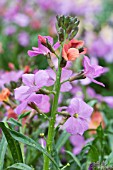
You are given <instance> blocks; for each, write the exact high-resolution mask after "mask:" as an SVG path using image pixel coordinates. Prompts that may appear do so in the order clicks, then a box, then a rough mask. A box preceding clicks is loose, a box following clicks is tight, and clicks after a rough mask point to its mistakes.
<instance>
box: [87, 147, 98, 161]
mask: <svg viewBox="0 0 113 170" xmlns="http://www.w3.org/2000/svg"><path fill="white" fill-rule="evenodd" d="M87 146H90V149H89V152H88V159H89V160H90V161H91V162H97V161H98V160H99V152H98V149H97V148H96V146H93V144H92V145H87Z"/></svg>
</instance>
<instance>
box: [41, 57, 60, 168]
mask: <svg viewBox="0 0 113 170" xmlns="http://www.w3.org/2000/svg"><path fill="white" fill-rule="evenodd" d="M60 62H61V56H60V57H59V60H58V71H57V75H56V82H55V92H56V93H55V95H54V100H53V104H52V109H51V119H50V124H49V129H48V139H47V147H46V148H47V152H48V153H49V154H51V152H52V144H53V138H54V130H55V128H54V125H55V121H56V111H57V107H58V98H59V93H60V86H61V84H60V78H61V71H62V69H61V68H60ZM43 170H49V158H48V157H47V156H44V167H43Z"/></svg>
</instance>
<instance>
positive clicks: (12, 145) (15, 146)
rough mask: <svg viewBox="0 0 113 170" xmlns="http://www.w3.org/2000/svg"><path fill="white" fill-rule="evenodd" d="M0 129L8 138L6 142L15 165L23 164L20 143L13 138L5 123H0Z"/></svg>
mask: <svg viewBox="0 0 113 170" xmlns="http://www.w3.org/2000/svg"><path fill="white" fill-rule="evenodd" d="M0 127H1V129H2V131H3V133H4V135H5V137H6V140H7V143H8V146H9V149H10V151H11V154H12V157H13V160H14V163H17V162H23V159H22V153H21V149H20V145H19V142H18V141H16V140H14V139H13V137H12V136H11V135H10V131H9V129H8V128H7V127H6V126H5V125H4V123H3V122H0Z"/></svg>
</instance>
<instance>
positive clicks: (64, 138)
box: [56, 131, 70, 152]
mask: <svg viewBox="0 0 113 170" xmlns="http://www.w3.org/2000/svg"><path fill="white" fill-rule="evenodd" d="M69 136H70V134H69V133H67V132H66V131H64V132H62V134H61V136H60V137H59V139H58V141H57V143H56V149H57V151H58V152H59V150H60V148H61V147H62V146H63V145H64V144H65V143H66V141H67V140H68V138H69Z"/></svg>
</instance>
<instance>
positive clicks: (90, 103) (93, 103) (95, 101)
mask: <svg viewBox="0 0 113 170" xmlns="http://www.w3.org/2000/svg"><path fill="white" fill-rule="evenodd" d="M97 102H98V101H97V100H96V99H94V100H91V101H90V102H88V103H87V104H88V105H90V106H91V107H93V106H94V105H95V104H96V103H97Z"/></svg>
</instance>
